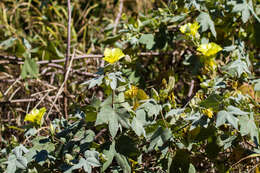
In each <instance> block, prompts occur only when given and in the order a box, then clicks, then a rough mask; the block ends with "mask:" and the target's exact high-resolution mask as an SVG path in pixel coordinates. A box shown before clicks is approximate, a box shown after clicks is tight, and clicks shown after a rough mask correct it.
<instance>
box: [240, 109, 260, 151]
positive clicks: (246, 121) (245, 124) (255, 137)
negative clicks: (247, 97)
mask: <svg viewBox="0 0 260 173" xmlns="http://www.w3.org/2000/svg"><path fill="white" fill-rule="evenodd" d="M239 125H240V133H241V135H242V136H244V135H247V134H249V135H250V137H251V140H252V141H253V142H254V143H255V144H256V145H257V146H258V145H259V131H258V128H257V126H256V124H255V120H254V115H253V113H251V114H250V118H249V117H248V116H241V117H240V118H239Z"/></svg>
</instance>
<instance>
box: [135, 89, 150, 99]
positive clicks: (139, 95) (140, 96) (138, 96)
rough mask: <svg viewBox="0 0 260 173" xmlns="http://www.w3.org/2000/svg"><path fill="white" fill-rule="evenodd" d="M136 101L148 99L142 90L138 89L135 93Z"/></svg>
mask: <svg viewBox="0 0 260 173" xmlns="http://www.w3.org/2000/svg"><path fill="white" fill-rule="evenodd" d="M137 99H138V100H146V99H149V97H148V95H147V94H146V93H145V92H144V90H142V89H138V92H137Z"/></svg>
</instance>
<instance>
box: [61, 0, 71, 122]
mask: <svg viewBox="0 0 260 173" xmlns="http://www.w3.org/2000/svg"><path fill="white" fill-rule="evenodd" d="M67 5H68V29H67V55H66V61H65V64H64V78H65V76H66V74H67V70H68V63H69V59H70V29H71V4H70V0H67ZM66 92H67V80H66V79H65V80H64V92H63V104H64V105H63V106H64V114H65V118H66V119H68V98H67V96H66Z"/></svg>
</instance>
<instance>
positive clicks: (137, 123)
mask: <svg viewBox="0 0 260 173" xmlns="http://www.w3.org/2000/svg"><path fill="white" fill-rule="evenodd" d="M131 127H132V129H133V130H134V132H135V133H136V134H137V136H141V135H143V136H144V137H145V136H146V134H145V130H144V124H143V122H142V121H141V120H139V119H138V118H137V117H134V118H133V121H132V124H131Z"/></svg>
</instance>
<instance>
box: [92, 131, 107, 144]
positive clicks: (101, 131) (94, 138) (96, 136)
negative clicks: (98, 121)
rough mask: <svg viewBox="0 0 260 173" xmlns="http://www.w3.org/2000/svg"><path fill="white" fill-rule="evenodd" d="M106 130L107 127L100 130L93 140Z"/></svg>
mask: <svg viewBox="0 0 260 173" xmlns="http://www.w3.org/2000/svg"><path fill="white" fill-rule="evenodd" d="M106 131H107V129H105V128H104V129H102V130H100V132H99V133H98V134H97V135H96V136H95V138H94V140H95V141H96V140H97V139H98V138H99V137H100V136H101V135H102V134H103V133H105V132H106Z"/></svg>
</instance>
